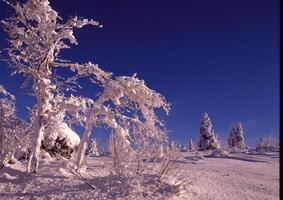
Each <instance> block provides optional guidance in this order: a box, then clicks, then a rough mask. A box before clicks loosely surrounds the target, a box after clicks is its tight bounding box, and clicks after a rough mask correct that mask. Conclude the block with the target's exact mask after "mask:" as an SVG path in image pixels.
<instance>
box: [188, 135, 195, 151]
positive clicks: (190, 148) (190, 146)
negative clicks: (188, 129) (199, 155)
mask: <svg viewBox="0 0 283 200" xmlns="http://www.w3.org/2000/svg"><path fill="white" fill-rule="evenodd" d="M188 151H195V144H194V142H193V139H192V138H191V139H190V141H189V143H188Z"/></svg>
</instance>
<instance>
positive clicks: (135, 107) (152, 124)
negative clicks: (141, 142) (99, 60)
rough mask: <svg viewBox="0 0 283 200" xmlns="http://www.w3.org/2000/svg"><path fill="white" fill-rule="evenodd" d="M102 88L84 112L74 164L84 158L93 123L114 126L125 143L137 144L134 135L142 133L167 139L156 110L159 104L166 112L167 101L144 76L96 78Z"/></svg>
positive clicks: (147, 136)
mask: <svg viewBox="0 0 283 200" xmlns="http://www.w3.org/2000/svg"><path fill="white" fill-rule="evenodd" d="M98 81H100V84H101V86H102V87H103V91H102V93H101V94H100V96H99V98H98V99H97V100H96V101H95V102H94V105H93V106H92V108H91V109H90V111H89V112H88V114H87V116H88V117H87V119H86V128H85V132H84V135H83V138H82V141H81V143H80V146H79V150H78V160H77V166H78V167H80V166H81V164H82V162H83V160H84V152H85V150H86V147H87V142H88V139H89V136H90V134H91V131H92V127H93V126H101V127H105V125H107V126H108V127H110V128H111V129H114V130H115V132H116V134H118V135H120V136H121V137H124V138H125V141H127V143H128V145H130V144H131V143H134V144H135V145H138V143H137V138H138V137H139V136H140V135H144V137H145V138H147V139H149V140H160V141H162V140H166V139H167V136H166V130H165V124H164V123H163V122H162V121H161V120H159V119H158V117H157V116H156V114H155V110H156V109H157V108H162V109H164V110H165V111H166V113H167V114H168V112H169V110H170V104H169V103H168V102H167V101H166V100H165V98H164V97H163V96H162V95H160V94H159V93H157V92H156V91H154V90H151V89H150V88H148V87H147V86H146V84H145V82H144V81H143V80H139V79H138V78H136V74H134V75H133V76H119V77H112V76H111V75H110V76H109V77H105V78H101V79H98Z"/></svg>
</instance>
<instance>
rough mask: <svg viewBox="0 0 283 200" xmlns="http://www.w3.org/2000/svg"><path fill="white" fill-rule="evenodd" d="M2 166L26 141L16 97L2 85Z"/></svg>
mask: <svg viewBox="0 0 283 200" xmlns="http://www.w3.org/2000/svg"><path fill="white" fill-rule="evenodd" d="M1 95H2V96H4V97H2V98H0V168H2V167H3V166H4V165H5V164H6V163H7V162H8V161H9V160H10V159H11V157H12V156H13V155H14V154H15V152H16V151H17V150H18V149H19V148H21V144H22V142H23V143H24V140H25V134H24V125H23V122H22V121H21V120H20V119H19V118H17V117H16V115H15V111H16V109H15V97H14V96H13V95H12V94H10V93H9V92H7V91H6V90H5V88H4V87H3V86H1V85H0V96H1Z"/></svg>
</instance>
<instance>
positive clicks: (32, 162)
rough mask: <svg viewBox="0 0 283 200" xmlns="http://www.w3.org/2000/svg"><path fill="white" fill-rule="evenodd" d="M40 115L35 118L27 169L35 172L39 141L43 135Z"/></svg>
mask: <svg viewBox="0 0 283 200" xmlns="http://www.w3.org/2000/svg"><path fill="white" fill-rule="evenodd" d="M42 118H43V117H42V116H38V119H37V120H35V127H34V136H33V141H32V148H33V149H32V153H31V155H30V158H29V162H28V167H27V171H28V172H31V171H32V172H34V173H36V172H37V170H38V165H39V153H40V147H41V141H42V139H43V135H44V130H43V129H44V124H43V122H42Z"/></svg>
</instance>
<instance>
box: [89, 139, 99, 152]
mask: <svg viewBox="0 0 283 200" xmlns="http://www.w3.org/2000/svg"><path fill="white" fill-rule="evenodd" d="M86 155H88V156H99V153H98V150H97V143H96V139H95V138H92V139H91V141H90V143H89V144H88V147H87V149H86Z"/></svg>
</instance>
